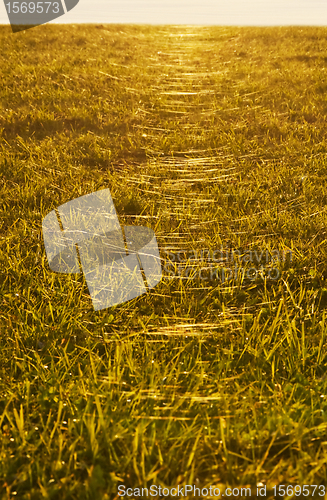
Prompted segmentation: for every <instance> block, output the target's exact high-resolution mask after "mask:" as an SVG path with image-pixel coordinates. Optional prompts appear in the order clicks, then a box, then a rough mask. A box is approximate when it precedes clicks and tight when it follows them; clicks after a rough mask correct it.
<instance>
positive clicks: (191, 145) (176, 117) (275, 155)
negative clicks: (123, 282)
mask: <svg viewBox="0 0 327 500" xmlns="http://www.w3.org/2000/svg"><path fill="white" fill-rule="evenodd" d="M0 47H1V50H0V72H1V80H0V183H1V184H0V186H1V187H0V189H1V196H0V212H1V217H0V228H1V229H0V235H1V240H0V241H1V247H0V290H1V297H0V301H1V302H0V303H1V308H0V319H1V322H0V329H1V336H0V347H1V349H0V391H1V398H0V427H1V441H0V497H1V498H3V499H11V498H20V499H24V500H25V499H26V500H27V499H29V500H32V499H33V500H34V499H61V500H68V499H76V500H84V499H90V500H98V499H99V500H100V499H101V500H108V499H110V500H111V499H115V498H118V496H117V491H118V490H117V488H118V485H119V484H125V485H126V486H128V487H133V488H135V487H137V486H141V487H142V486H143V487H146V486H148V487H149V486H150V485H151V484H157V485H161V486H175V485H178V484H179V485H183V484H196V485H197V486H200V487H201V488H204V487H208V486H210V485H215V486H217V487H220V488H221V489H222V490H223V488H225V487H227V486H231V487H239V488H241V487H245V486H251V487H252V488H253V491H254V488H255V486H256V485H257V484H258V483H260V482H262V483H263V484H265V485H266V486H267V498H272V497H273V494H272V490H271V488H272V486H273V485H278V484H293V485H295V484H300V485H303V484H318V485H319V484H326V477H327V471H326V464H327V455H326V449H327V413H326V412H327V404H326V398H327V378H326V363H327V358H326V342H327V341H326V328H327V324H326V321H327V319H326V305H327V285H326V277H327V264H326V257H327V250H326V248H327V242H326V201H327V187H326V181H327V171H326V151H327V143H326V117H327V97H326V96H327V74H326V71H327V69H326V68H327V28H310V27H308V28H303V27H302V28H297V27H294V28H293V27H285V28H236V27H233V28H222V27H215V28H210V27H187V26H160V27H159V26H158V27H153V26H152V27H150V26H133V25H90V26H87V25H66V26H63V25H57V26H54V25H44V26H39V27H37V28H33V29H29V30H27V31H22V32H20V33H17V34H15V35H14V34H12V32H11V29H10V27H9V26H2V27H0ZM104 188H110V190H111V194H112V197H113V200H114V203H115V206H116V209H117V212H118V215H119V218H120V221H121V224H122V225H130V224H132V225H133V224H135V225H146V226H148V227H150V228H152V229H153V230H154V231H155V233H156V236H157V241H158V244H159V247H160V251H161V255H162V258H163V263H164V257H165V254H164V249H166V248H168V247H169V248H170V249H171V251H172V252H173V251H176V252H177V251H179V250H188V251H190V250H191V249H196V250H198V251H200V250H201V249H217V248H220V247H221V246H223V247H226V246H229V247H231V248H235V249H242V251H246V250H249V249H256V250H258V251H264V252H266V251H268V253H269V254H271V253H272V252H273V250H278V251H280V252H283V251H287V252H289V251H291V252H292V261H290V260H286V261H285V262H284V261H281V262H279V263H278V266H279V269H280V279H278V280H267V279H266V280H265V279H261V278H258V279H257V280H255V281H250V280H246V279H245V280H242V279H240V278H237V279H233V280H231V281H230V282H226V283H224V284H223V285H222V284H221V283H219V282H218V281H217V280H216V279H208V280H199V279H197V278H194V279H192V278H190V279H180V278H179V277H178V276H176V278H175V279H171V276H168V275H167V273H165V272H164V276H163V278H162V280H161V282H160V284H159V285H158V286H157V287H156V288H155V289H153V290H152V291H151V293H149V294H147V295H144V296H141V297H138V298H137V299H134V300H132V301H130V302H127V303H124V304H121V305H119V306H116V307H113V308H111V309H107V310H102V311H99V312H94V311H93V308H92V304H91V299H90V297H89V294H88V290H87V287H86V284H85V281H84V277H83V275H82V274H80V275H60V274H55V273H53V272H51V271H50V269H49V266H48V264H47V260H46V256H45V250H44V245H43V239H42V231H41V227H42V219H43V217H44V216H45V215H46V214H47V213H49V212H50V211H51V210H52V209H54V208H56V207H57V206H58V205H60V204H63V203H65V202H67V201H69V200H71V199H74V198H76V197H78V196H81V195H84V194H88V193H91V192H93V191H96V190H99V189H104ZM195 264H197V265H204V264H201V262H198V263H195ZM192 265H194V263H193V264H192ZM235 498H236V497H235ZM284 498H286V497H284ZM311 498H312V497H311ZM317 498H322V497H321V496H320V497H319V496H317Z"/></svg>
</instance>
